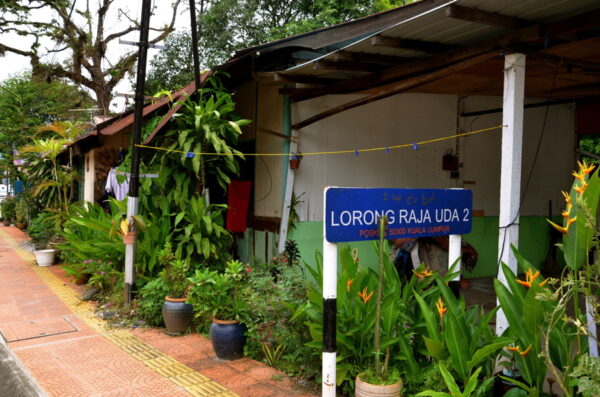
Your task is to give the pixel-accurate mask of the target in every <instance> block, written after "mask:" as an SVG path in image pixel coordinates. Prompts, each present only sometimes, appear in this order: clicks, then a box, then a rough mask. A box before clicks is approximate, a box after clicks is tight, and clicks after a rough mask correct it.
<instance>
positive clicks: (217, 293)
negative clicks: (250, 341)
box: [190, 260, 248, 360]
mask: <svg viewBox="0 0 600 397" xmlns="http://www.w3.org/2000/svg"><path fill="white" fill-rule="evenodd" d="M245 269H246V266H245V265H244V264H243V263H242V262H240V261H237V260H231V261H229V262H227V266H226V268H225V271H224V272H223V273H219V272H216V271H213V270H209V269H203V270H196V273H195V274H194V276H193V277H191V278H190V281H191V282H192V283H193V286H192V288H191V291H190V302H191V303H192V304H193V305H194V308H196V309H198V311H199V314H200V315H206V314H208V315H210V316H212V324H211V327H210V340H211V342H212V346H213V349H214V351H215V353H216V355H217V357H218V358H220V359H222V360H235V359H236V358H240V357H242V356H243V355H244V345H245V344H246V335H245V334H246V330H247V327H246V325H245V324H244V323H243V322H241V321H240V320H243V318H244V315H245V314H246V312H247V310H248V305H247V303H246V301H245V299H244V296H245V294H246V291H247V289H246V287H245V283H244V275H245Z"/></svg>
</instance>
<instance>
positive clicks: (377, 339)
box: [355, 216, 402, 397]
mask: <svg viewBox="0 0 600 397" xmlns="http://www.w3.org/2000/svg"><path fill="white" fill-rule="evenodd" d="M386 226H387V217H385V216H383V217H381V218H380V219H379V277H378V283H377V295H376V297H375V329H374V333H373V352H374V354H375V361H374V366H373V368H370V369H368V370H366V371H365V372H362V373H360V374H358V375H357V376H356V382H355V396H356V397H371V396H381V397H383V396H386V397H387V396H389V397H399V396H400V391H401V390H402V379H400V374H399V372H398V371H397V370H390V368H389V362H390V349H389V348H387V349H386V352H385V356H384V359H383V360H382V356H383V354H381V327H382V324H381V323H382V321H381V318H382V315H381V306H382V305H381V304H382V301H383V283H384V275H385V268H384V266H385V265H384V255H385V248H384V240H385V234H386Z"/></svg>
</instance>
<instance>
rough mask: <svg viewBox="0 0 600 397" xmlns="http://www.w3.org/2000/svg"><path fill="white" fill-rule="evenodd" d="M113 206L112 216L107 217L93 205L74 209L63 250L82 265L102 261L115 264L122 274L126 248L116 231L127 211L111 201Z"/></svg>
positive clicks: (72, 207)
mask: <svg viewBox="0 0 600 397" xmlns="http://www.w3.org/2000/svg"><path fill="white" fill-rule="evenodd" d="M109 206H110V212H108V213H107V212H105V211H104V209H103V208H101V207H100V206H98V205H95V204H91V203H87V204H86V205H85V206H79V205H77V204H74V205H72V206H71V207H70V208H69V215H70V217H69V219H68V220H67V221H66V222H65V224H64V228H63V232H62V236H63V238H64V240H65V243H64V244H61V245H60V246H59V248H60V249H61V250H62V251H65V252H67V255H70V256H71V257H73V258H77V259H78V262H83V261H86V260H89V259H96V260H97V259H102V260H106V261H108V262H113V264H115V266H118V267H117V269H118V270H122V269H123V267H122V266H123V261H124V259H125V247H124V245H123V240H122V239H121V236H120V235H119V234H118V233H117V232H116V230H118V227H119V223H120V221H121V219H122V218H123V216H124V214H125V213H126V208H125V204H124V203H120V202H118V201H116V200H110V202H109Z"/></svg>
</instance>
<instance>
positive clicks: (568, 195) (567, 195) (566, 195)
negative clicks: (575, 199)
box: [561, 192, 571, 205]
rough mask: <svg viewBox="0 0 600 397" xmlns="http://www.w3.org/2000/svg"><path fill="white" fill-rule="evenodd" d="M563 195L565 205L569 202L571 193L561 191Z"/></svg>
mask: <svg viewBox="0 0 600 397" xmlns="http://www.w3.org/2000/svg"><path fill="white" fill-rule="evenodd" d="M561 193H562V195H563V197H564V198H565V201H566V202H567V205H569V204H571V195H570V194H569V193H567V192H561Z"/></svg>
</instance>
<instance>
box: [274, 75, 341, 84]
mask: <svg viewBox="0 0 600 397" xmlns="http://www.w3.org/2000/svg"><path fill="white" fill-rule="evenodd" d="M273 79H274V80H275V81H280V82H283V83H299V84H315V85H330V84H335V83H339V82H340V79H328V78H324V77H315V76H307V75H298V74H281V73H275V76H273Z"/></svg>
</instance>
